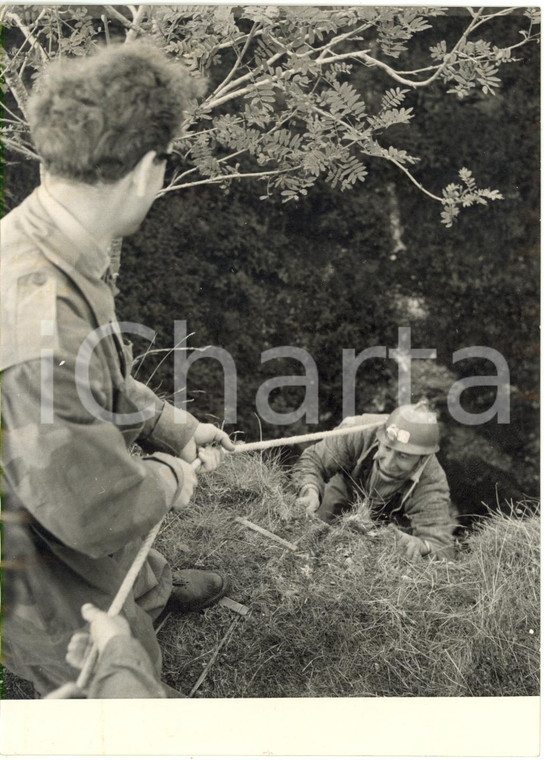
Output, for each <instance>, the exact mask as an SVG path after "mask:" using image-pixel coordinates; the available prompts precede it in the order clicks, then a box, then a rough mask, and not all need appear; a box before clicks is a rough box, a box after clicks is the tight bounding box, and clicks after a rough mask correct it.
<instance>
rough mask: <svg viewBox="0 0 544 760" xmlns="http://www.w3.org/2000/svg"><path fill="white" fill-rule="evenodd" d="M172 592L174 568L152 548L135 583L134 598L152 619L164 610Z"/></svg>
mask: <svg viewBox="0 0 544 760" xmlns="http://www.w3.org/2000/svg"><path fill="white" fill-rule="evenodd" d="M171 592H172V570H171V569H170V566H169V565H168V563H167V561H166V560H165V558H164V557H163V556H162V554H160V553H159V552H158V551H157V550H156V549H151V551H150V552H149V554H148V556H147V560H146V562H145V564H144V566H143V567H142V569H141V571H140V573H139V574H138V577H137V578H136V582H135V584H134V599H135V601H136V604H137V605H138V606H139V607H141V608H142V609H143V610H144V611H145V612H147V614H148V615H149V616H150V617H151V619H152V620H155V619H156V618H157V617H158V616H159V614H160V613H161V612H162V610H163V608H164V607H165V605H166V602H167V601H168V599H169V597H170V594H171Z"/></svg>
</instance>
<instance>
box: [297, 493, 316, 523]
mask: <svg viewBox="0 0 544 760" xmlns="http://www.w3.org/2000/svg"><path fill="white" fill-rule="evenodd" d="M295 504H296V506H297V507H303V508H304V509H305V510H306V515H307V516H308V517H312V515H314V514H315V513H316V512H317V510H318V509H319V491H318V490H317V488H314V486H303V487H302V489H301V491H300V493H299V495H298V498H297V500H296V502H295Z"/></svg>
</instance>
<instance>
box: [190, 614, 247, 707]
mask: <svg viewBox="0 0 544 760" xmlns="http://www.w3.org/2000/svg"><path fill="white" fill-rule="evenodd" d="M239 619H240V618H234V620H233V621H232V623H231V624H230V626H229V628H228V630H227V632H226V634H225V635H224V636H223V638H222V639H221V641H220V642H219V644H218V646H217V647H216V649H215V651H214V653H213V654H212V656H211V657H210V659H209V661H208V664H207V665H206V667H205V668H204V670H203V671H202V673H201V674H200V677H199V679H198V681H197V682H196V683H195V685H194V686H193V688H192V689H191V691H190V692H189V697H188V699H191V697H193V696H194V695H195V694H196V692H197V691H198V690H199V689H200V687H201V686H202V684H203V683H204V681H205V679H206V676H207V675H208V673H209V672H210V670H211V668H212V665H213V664H214V662H215V661H216V659H217V655H218V654H219V652H220V651H221V648H222V647H223V645H224V644H225V643H226V641H227V639H228V638H229V636H230V634H231V633H232V631H233V629H234V627H235V625H236V624H237V623H238V621H239Z"/></svg>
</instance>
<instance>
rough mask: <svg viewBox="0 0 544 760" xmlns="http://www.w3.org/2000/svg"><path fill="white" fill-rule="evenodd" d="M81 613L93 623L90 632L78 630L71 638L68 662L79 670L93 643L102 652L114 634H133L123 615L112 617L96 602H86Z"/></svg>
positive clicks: (67, 656)
mask: <svg viewBox="0 0 544 760" xmlns="http://www.w3.org/2000/svg"><path fill="white" fill-rule="evenodd" d="M81 615H82V617H83V619H84V620H87V621H88V622H89V623H90V624H91V626H90V632H87V631H76V633H74V635H73V636H72V638H71V639H70V643H69V644H68V651H67V653H66V662H67V663H68V664H69V665H71V666H72V667H73V668H77V669H78V670H81V668H82V667H83V665H84V663H85V659H86V657H87V655H88V654H89V652H90V650H91V647H92V645H93V643H94V644H96V648H97V649H98V653H99V654H101V653H102V652H103V651H104V648H105V646H106V644H107V643H108V641H109V640H110V639H112V638H113V637H114V636H130V635H131V632H130V626H129V624H128V622H127V621H126V620H125V618H124V617H122V616H121V615H114V616H113V617H110V616H109V615H107V614H106V613H105V612H102V610H99V609H98V607H95V606H94V604H84V605H83V607H82V608H81Z"/></svg>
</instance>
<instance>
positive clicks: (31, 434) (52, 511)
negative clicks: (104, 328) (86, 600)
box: [2, 352, 182, 557]
mask: <svg viewBox="0 0 544 760" xmlns="http://www.w3.org/2000/svg"><path fill="white" fill-rule="evenodd" d="M41 365H42V362H41V361H40V360H32V361H27V362H23V363H21V364H17V365H14V366H12V367H10V368H9V369H7V370H6V371H5V372H4V373H3V378H2V385H3V418H4V419H3V422H4V431H3V460H4V465H5V469H4V477H5V479H6V481H7V486H8V488H9V489H10V490H12V491H13V492H14V493H15V494H16V495H17V497H18V498H19V499H20V501H21V502H22V504H24V506H25V508H26V509H28V511H29V512H31V514H32V515H33V516H34V517H35V519H36V520H37V521H38V522H39V523H41V524H42V525H43V526H44V527H45V528H46V529H47V530H48V531H49V532H50V533H52V534H53V535H54V536H55V537H57V538H58V539H59V540H60V541H62V542H63V543H64V544H66V545H67V546H69V547H71V548H73V549H76V550H77V551H80V552H82V553H84V554H87V555H89V556H91V557H100V556H105V555H108V554H112V553H113V552H115V551H117V550H118V549H120V548H121V547H122V546H124V545H125V544H126V543H127V542H128V541H130V540H133V539H136V538H138V537H140V536H142V535H144V534H145V533H147V532H148V531H149V530H150V529H151V527H152V526H153V525H155V524H156V523H157V522H158V521H159V520H160V519H161V518H162V517H163V516H164V514H165V513H166V512H167V511H168V509H169V508H170V506H171V505H172V503H173V501H174V499H175V498H176V495H177V493H178V492H179V488H180V487H181V486H182V483H181V481H180V479H182V474H181V471H180V470H177V469H176V460H174V459H173V458H170V457H169V456H168V454H159V455H153V456H150V457H133V456H131V455H130V454H129V452H128V451H127V448H126V445H125V442H124V439H123V436H122V434H121V432H120V430H119V429H118V428H117V427H116V425H115V424H113V423H112V422H108V421H104V420H102V419H99V418H97V416H96V415H95V414H93V413H91V412H90V411H88V409H87V408H86V406H85V404H83V403H82V401H81V399H80V397H79V394H78V388H77V386H76V382H75V360H74V359H72V358H70V354H69V353H64V352H62V353H56V354H55V356H54V359H53V372H52V387H53V388H54V403H53V404H48V401H47V397H48V394H47V392H45V393H44V394H42V392H41V391H42V389H41V384H42V370H43V368H42V366H41ZM89 377H90V387H91V391H92V393H93V395H94V396H95V397H96V399H97V401H98V402H100V403H101V404H102V406H103V407H104V408H105V406H106V402H105V390H104V387H105V384H106V379H105V377H104V375H103V368H102V365H101V363H100V360H99V359H98V358H96V357H95V356H93V358H92V360H91V366H90V376H89ZM49 387H51V386H49ZM42 395H43V398H42ZM49 407H50V408H49ZM161 458H162V461H161Z"/></svg>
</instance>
